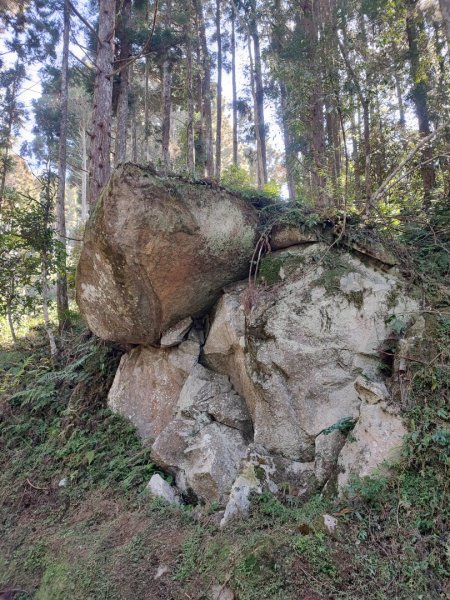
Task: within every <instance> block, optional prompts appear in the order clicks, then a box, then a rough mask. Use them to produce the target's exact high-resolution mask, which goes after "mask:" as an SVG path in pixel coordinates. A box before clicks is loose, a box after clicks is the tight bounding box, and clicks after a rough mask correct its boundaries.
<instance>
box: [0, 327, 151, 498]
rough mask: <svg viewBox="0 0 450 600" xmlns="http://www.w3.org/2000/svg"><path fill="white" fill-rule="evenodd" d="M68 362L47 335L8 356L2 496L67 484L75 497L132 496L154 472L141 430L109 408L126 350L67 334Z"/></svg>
mask: <svg viewBox="0 0 450 600" xmlns="http://www.w3.org/2000/svg"><path fill="white" fill-rule="evenodd" d="M64 348H65V350H64V352H63V353H62V355H61V357H60V362H59V364H57V365H54V364H53V363H52V361H51V360H50V358H49V356H48V349H47V342H46V339H45V337H44V336H43V333H42V331H39V330H37V331H35V332H34V333H32V334H30V335H29V336H28V337H27V338H25V339H24V340H22V341H21V343H20V346H19V347H18V348H17V349H14V350H12V351H5V350H2V351H0V382H1V383H0V402H1V405H0V406H1V416H2V420H1V423H0V440H1V443H2V448H3V451H2V453H1V455H0V461H1V463H2V465H1V466H2V468H1V474H0V489H1V499H2V501H3V503H5V502H6V503H14V502H16V501H17V500H18V499H19V498H21V495H22V494H24V493H25V494H26V493H27V492H29V491H30V490H32V489H33V486H34V487H37V488H42V489H48V490H50V489H51V488H52V487H54V485H55V481H56V482H58V483H59V482H60V483H61V486H62V487H64V488H65V492H66V494H68V495H70V496H82V494H83V493H84V492H85V490H89V489H91V488H92V486H101V487H103V488H108V487H112V488H117V489H120V490H121V491H122V492H124V493H130V492H131V491H132V490H133V489H135V488H136V486H139V485H140V484H142V482H144V481H147V480H148V478H149V477H150V475H151V474H152V472H153V465H152V464H151V462H150V458H149V451H148V450H147V449H143V448H142V445H141V442H140V440H139V438H138V437H137V435H136V433H135V431H134V428H133V427H132V426H131V425H130V424H129V423H128V422H127V421H125V420H124V419H123V418H121V417H120V416H118V415H115V414H113V413H112V412H111V411H110V410H109V409H108V408H107V407H106V396H107V392H108V390H109V387H110V386H111V383H112V378H113V376H114V373H115V370H116V368H117V365H118V359H119V358H120V353H119V352H118V351H117V350H116V349H114V348H113V347H111V346H110V345H108V344H105V343H103V342H101V341H100V340H98V339H96V338H94V337H93V336H92V335H91V334H90V333H89V332H87V331H86V330H84V331H80V330H78V331H74V332H72V333H70V334H67V335H66V339H65V340H64Z"/></svg>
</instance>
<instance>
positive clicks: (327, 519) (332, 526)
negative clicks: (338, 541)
mask: <svg viewBox="0 0 450 600" xmlns="http://www.w3.org/2000/svg"><path fill="white" fill-rule="evenodd" d="M323 524H324V525H325V529H326V530H327V531H328V533H331V534H333V533H335V531H336V527H337V519H335V518H334V517H332V516H331V515H323Z"/></svg>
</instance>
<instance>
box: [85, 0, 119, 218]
mask: <svg viewBox="0 0 450 600" xmlns="http://www.w3.org/2000/svg"><path fill="white" fill-rule="evenodd" d="M115 16H116V3H115V0H99V26H98V38H99V39H98V40H97V54H96V59H95V63H96V66H97V72H96V76H95V84H94V107H93V114H92V127H91V143H90V145H89V154H90V156H89V195H88V197H89V205H90V207H93V206H94V205H95V203H96V202H97V200H98V197H99V195H100V192H101V191H102V188H103V186H104V185H105V183H106V182H107V181H108V177H109V175H110V171H111V156H110V154H111V122H112V88H113V62H114V27H115Z"/></svg>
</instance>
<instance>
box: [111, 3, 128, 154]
mask: <svg viewBox="0 0 450 600" xmlns="http://www.w3.org/2000/svg"><path fill="white" fill-rule="evenodd" d="M130 21H131V0H123V2H122V11H121V14H120V22H119V26H118V28H117V37H118V39H119V44H120V52H119V61H118V69H120V73H119V95H118V100H117V128H116V144H115V153H114V162H115V164H116V165H118V164H119V163H123V162H125V161H126V157H127V129H128V127H127V126H128V94H129V87H130V65H129V64H128V62H129V60H130V56H131V44H130V33H129V28H130Z"/></svg>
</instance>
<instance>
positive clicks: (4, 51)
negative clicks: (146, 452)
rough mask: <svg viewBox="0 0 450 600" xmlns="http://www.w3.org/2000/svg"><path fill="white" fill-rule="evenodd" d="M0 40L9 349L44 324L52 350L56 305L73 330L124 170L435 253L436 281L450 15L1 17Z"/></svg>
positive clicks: (241, 0) (387, 4)
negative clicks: (94, 247)
mask: <svg viewBox="0 0 450 600" xmlns="http://www.w3.org/2000/svg"><path fill="white" fill-rule="evenodd" d="M0 22H1V28H2V34H3V35H2V41H1V46H0V50H1V52H0V103H1V112H0V227H1V231H2V241H1V248H0V255H1V266H0V268H1V270H2V282H1V290H0V311H1V314H2V315H3V317H4V318H5V319H6V320H7V322H8V323H9V330H10V334H11V335H12V336H13V338H14V336H15V326H17V325H18V324H19V323H20V320H21V318H22V316H23V315H24V314H28V313H30V311H31V312H33V311H36V310H41V308H42V307H43V314H44V319H45V321H46V323H47V328H48V331H49V333H50V335H51V328H50V321H51V316H50V317H49V310H50V313H51V310H52V309H51V305H52V302H53V301H56V307H57V315H58V322H59V327H60V329H61V328H62V329H64V327H65V326H66V325H67V324H68V322H69V320H70V319H69V316H70V314H69V310H68V309H69V300H70V297H71V285H70V284H71V279H72V267H73V264H74V263H75V261H76V256H77V252H78V249H77V248H78V244H79V241H80V240H81V237H82V230H83V226H84V223H85V222H86V219H87V218H88V214H89V211H90V209H91V208H92V207H93V206H94V205H95V203H96V201H97V199H98V196H99V194H100V192H101V190H102V188H103V186H104V185H105V183H106V181H107V180H108V177H109V175H110V173H111V170H112V169H113V168H114V167H115V166H116V165H118V164H120V163H123V162H126V161H132V162H137V163H141V164H144V165H145V164H150V165H152V166H154V167H155V168H156V169H157V170H158V171H159V172H161V173H162V174H166V175H169V174H173V173H176V174H178V175H182V176H184V177H188V178H193V179H205V178H206V179H207V180H209V181H212V182H216V183H220V184H221V185H223V186H225V187H228V188H229V189H232V190H233V191H237V192H241V193H243V194H244V195H245V194H247V195H249V196H251V195H255V194H256V195H261V196H265V197H268V198H270V199H272V200H277V199H278V201H279V202H282V203H284V204H286V205H289V206H291V207H294V208H295V209H300V210H303V211H309V212H310V213H311V212H312V213H318V214H320V215H322V216H324V217H327V218H332V219H333V218H341V219H342V218H344V220H347V219H348V218H350V217H351V218H353V219H354V218H357V219H361V220H362V221H367V222H369V221H370V222H374V223H378V225H379V227H380V228H388V229H389V231H390V232H391V233H392V234H393V235H395V236H397V238H398V239H400V237H401V236H403V237H402V238H401V239H400V241H402V242H403V243H406V244H410V243H416V242H418V240H420V241H423V240H425V242H426V243H428V241H429V240H430V239H433V242H434V243H436V241H438V247H439V248H440V249H441V250H438V251H437V253H438V254H439V261H440V263H439V265H440V266H439V268H440V269H441V273H442V274H447V271H448V252H446V251H442V243H445V242H446V237H445V236H446V235H447V231H448V220H449V218H448V201H449V197H450V144H449V141H450V128H449V122H450V121H449V111H450V91H449V80H450V69H449V64H450V59H449V42H450V9H449V4H448V0H439V1H438V0H430V1H420V2H419V1H418V0H407V1H403V0H402V1H400V0H301V1H300V2H290V1H289V0H276V1H275V2H264V1H261V0H208V1H207V2H202V1H200V0H188V2H187V3H186V2H178V0H156V1H153V0H148V1H143V0H99V1H98V2H94V1H87V0H86V1H81V0H78V1H76V0H73V1H71V0H48V1H44V0H16V1H14V0H3V1H2V2H1V3H0ZM338 215H339V217H337V216H338ZM399 236H400V237H399ZM433 252H434V250H433ZM425 255H426V256H427V254H426V252H425ZM52 345H53V346H54V344H52Z"/></svg>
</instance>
